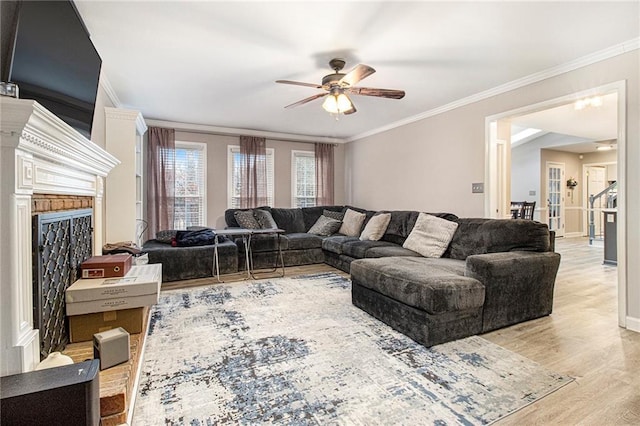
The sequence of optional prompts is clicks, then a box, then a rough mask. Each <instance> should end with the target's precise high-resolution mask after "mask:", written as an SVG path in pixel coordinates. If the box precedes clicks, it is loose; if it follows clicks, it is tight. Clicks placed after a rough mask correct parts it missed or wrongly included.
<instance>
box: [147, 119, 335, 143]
mask: <svg viewBox="0 0 640 426" xmlns="http://www.w3.org/2000/svg"><path fill="white" fill-rule="evenodd" d="M146 122H147V125H148V126H154V127H167V128H170V129H175V130H176V131H183V132H193V133H210V134H214V135H223V136H241V135H243V136H258V137H264V138H267V139H271V140H279V141H291V142H306V143H314V142H323V143H340V144H341V143H345V142H347V141H346V140H345V139H339V138H330V137H325V136H308V135H297V134H293V133H280V132H269V131H265V130H253V129H238V128H234V127H219V126H210V125H206V124H194V123H181V122H176V121H166V120H155V119H147V120H146Z"/></svg>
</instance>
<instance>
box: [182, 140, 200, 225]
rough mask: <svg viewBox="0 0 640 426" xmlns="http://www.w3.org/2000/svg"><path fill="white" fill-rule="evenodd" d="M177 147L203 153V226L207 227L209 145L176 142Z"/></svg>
mask: <svg viewBox="0 0 640 426" xmlns="http://www.w3.org/2000/svg"><path fill="white" fill-rule="evenodd" d="M175 147H176V148H185V149H194V150H199V151H202V158H203V159H204V164H203V168H202V169H203V176H202V180H203V184H202V193H203V196H202V220H203V221H204V223H203V224H202V225H203V226H206V225H207V222H208V217H207V203H208V201H207V194H208V192H207V168H208V167H207V158H208V157H207V144H206V143H203V142H187V141H176V142H175Z"/></svg>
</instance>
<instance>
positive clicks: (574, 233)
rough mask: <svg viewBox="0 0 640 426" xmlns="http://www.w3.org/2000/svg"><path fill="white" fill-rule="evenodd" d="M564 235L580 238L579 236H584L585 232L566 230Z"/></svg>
mask: <svg viewBox="0 0 640 426" xmlns="http://www.w3.org/2000/svg"><path fill="white" fill-rule="evenodd" d="M564 237H565V238H578V237H584V234H583V233H582V232H565V234H564Z"/></svg>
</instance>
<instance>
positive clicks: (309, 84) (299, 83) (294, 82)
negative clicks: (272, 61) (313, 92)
mask: <svg viewBox="0 0 640 426" xmlns="http://www.w3.org/2000/svg"><path fill="white" fill-rule="evenodd" d="M276 83H281V84H293V85H295V86H305V87H314V88H316V89H322V86H320V85H318V84H313V83H302V82H299V81H291V80H276Z"/></svg>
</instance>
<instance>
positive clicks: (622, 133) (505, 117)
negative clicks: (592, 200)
mask: <svg viewBox="0 0 640 426" xmlns="http://www.w3.org/2000/svg"><path fill="white" fill-rule="evenodd" d="M626 89H627V87H626V82H625V81H619V82H615V83H611V84H607V85H604V86H600V87H595V88H592V89H588V90H584V91H581V92H577V93H574V94H572V95H567V96H563V97H560V98H556V99H551V100H548V101H544V102H541V103H537V104H533V105H529V106H525V107H522V108H518V109H515V110H511V111H506V112H503V113H500V114H496V115H493V116H489V117H486V119H485V129H486V131H485V144H486V149H485V152H486V153H487V156H486V158H485V165H486V169H485V181H486V183H485V188H487V189H488V191H487V193H486V198H485V216H486V217H494V218H496V217H506V215H507V213H506V212H508V211H509V205H508V204H507V203H504V202H503V203H501V202H500V201H501V200H500V197H499V196H498V194H497V193H496V191H495V190H494V188H503V187H510V186H511V176H510V173H507V172H506V170H510V169H511V149H509V147H513V144H512V142H513V141H512V140H511V139H510V138H507V140H506V146H507V149H505V150H504V157H503V158H502V159H501V160H499V159H498V158H497V155H498V152H499V151H498V150H497V149H496V148H495V145H496V144H497V143H499V141H498V139H497V137H496V135H495V133H493V134H492V132H491V131H490V129H491V128H492V126H497V127H498V128H500V127H501V125H505V123H506V124H507V125H510V122H511V120H512V119H513V118H514V117H518V116H522V115H526V114H533V113H537V112H542V111H546V110H550V109H553V108H556V107H560V106H563V105H571V104H574V103H575V102H576V101H578V100H581V99H584V98H588V97H593V96H594V95H600V94H615V95H616V96H615V98H616V102H615V113H616V117H615V121H614V127H615V129H614V130H615V133H616V134H615V138H616V143H617V151H616V163H617V169H618V170H617V175H618V176H619V179H618V181H617V194H618V196H617V210H618V220H617V235H618V238H617V253H618V268H617V276H618V285H617V287H618V325H619V326H620V327H626V315H627V291H626V287H627V274H626V261H627V259H626V240H627V233H626V214H625V211H626V201H625V198H626V197H625V195H626V185H625V168H626V164H625V162H624V159H625V154H626V130H625V129H626ZM493 123H497V124H493ZM615 124H617V125H615ZM494 128H495V127H494ZM501 139H502V140H503V141H505V138H504V135H503V134H502V135H501ZM501 161H504V162H506V163H501ZM498 164H506V165H507V167H498ZM538 170H539V171H538V178H540V175H541V174H542V173H545V172H546V169H542V170H540V169H538ZM573 176H575V175H573ZM538 181H540V179H538ZM584 182H585V181H583V185H584ZM563 183H564V181H560V187H561V189H562V190H564V185H563ZM543 188H544V189H546V185H545V186H543V187H542V188H540V187H538V190H540V189H543ZM540 192H541V191H540ZM530 193H531V194H535V193H536V191H535V189H533V190H531V191H530ZM569 193H571V191H569ZM541 201H542V200H541ZM544 201H546V199H544ZM544 201H543V202H544ZM545 210H546V209H545ZM560 213H561V216H560V217H561V218H566V216H565V215H564V213H563V212H562V211H560ZM545 219H546V220H545ZM541 221H543V222H547V221H548V212H545V215H544V216H543V215H541ZM563 223H564V220H563Z"/></svg>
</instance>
